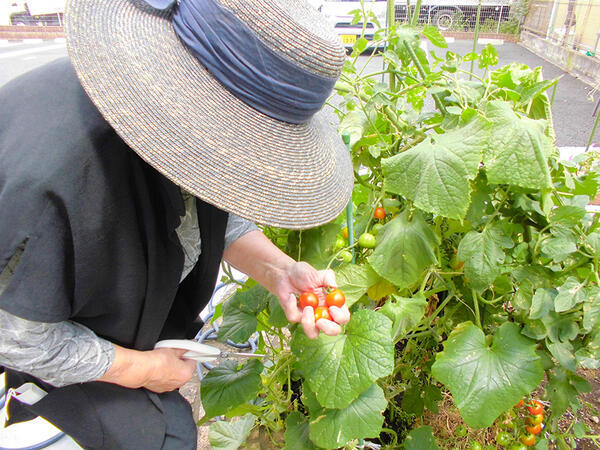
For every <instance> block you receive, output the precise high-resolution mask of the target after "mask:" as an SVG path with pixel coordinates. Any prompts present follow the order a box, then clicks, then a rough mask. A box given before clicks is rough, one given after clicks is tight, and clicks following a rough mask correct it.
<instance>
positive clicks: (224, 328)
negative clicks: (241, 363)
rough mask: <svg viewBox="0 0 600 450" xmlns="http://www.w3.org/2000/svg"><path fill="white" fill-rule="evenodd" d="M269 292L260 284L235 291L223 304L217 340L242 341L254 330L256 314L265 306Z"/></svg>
mask: <svg viewBox="0 0 600 450" xmlns="http://www.w3.org/2000/svg"><path fill="white" fill-rule="evenodd" d="M270 296H271V294H270V293H269V291H267V290H266V289H265V288H264V287H262V286H261V285H258V284H257V285H255V286H253V287H251V288H250V289H248V290H246V291H237V292H236V293H235V295H234V296H233V297H232V298H230V299H229V300H227V301H226V302H225V303H224V304H223V323H222V324H221V327H220V328H219V334H218V337H219V340H220V341H221V342H226V341H227V339H231V340H232V341H234V342H244V341H247V340H248V338H250V336H251V335H252V333H254V332H255V331H256V326H257V324H258V322H257V321H256V315H257V314H258V313H260V312H261V311H262V310H263V309H265V308H266V306H267V304H268V302H269V297H270Z"/></svg>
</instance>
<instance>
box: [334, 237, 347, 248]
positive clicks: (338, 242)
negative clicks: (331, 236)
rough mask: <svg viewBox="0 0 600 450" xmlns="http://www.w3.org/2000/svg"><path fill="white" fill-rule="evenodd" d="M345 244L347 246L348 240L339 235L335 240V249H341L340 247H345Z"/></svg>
mask: <svg viewBox="0 0 600 450" xmlns="http://www.w3.org/2000/svg"><path fill="white" fill-rule="evenodd" d="M345 246H346V241H345V240H344V239H342V238H341V237H338V238H337V239H336V240H335V244H333V249H334V250H340V249H342V248H344V247H345Z"/></svg>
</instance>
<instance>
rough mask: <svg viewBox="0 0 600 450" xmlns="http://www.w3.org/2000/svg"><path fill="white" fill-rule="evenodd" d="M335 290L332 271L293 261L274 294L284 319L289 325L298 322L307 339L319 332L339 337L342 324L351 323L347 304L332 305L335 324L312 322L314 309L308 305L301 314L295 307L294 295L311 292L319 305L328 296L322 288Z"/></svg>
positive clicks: (323, 302)
mask: <svg viewBox="0 0 600 450" xmlns="http://www.w3.org/2000/svg"><path fill="white" fill-rule="evenodd" d="M336 287H337V283H336V281H335V274H334V273H333V271H332V270H316V269H315V268H314V267H312V266H311V265H310V264H308V263H306V262H294V263H292V264H290V265H289V266H288V267H287V268H286V270H285V271H283V273H282V275H281V277H280V278H279V280H278V281H277V284H276V286H275V295H277V297H278V298H279V303H281V306H282V308H283V311H284V312H285V315H286V317H287V319H288V320H289V321H290V322H292V323H293V322H300V323H301V324H302V327H303V328H304V333H306V335H307V336H308V337H309V338H311V339H315V338H316V337H317V336H319V331H322V332H323V333H325V334H327V335H329V336H335V335H336V334H339V333H340V332H341V331H342V328H341V327H340V325H345V324H347V323H348V321H349V320H350V311H349V310H348V307H347V306H346V305H344V306H342V307H341V308H338V307H336V306H331V307H329V312H330V314H331V317H332V318H333V319H334V320H335V322H333V321H331V320H326V319H319V320H318V321H317V322H316V323H315V313H314V310H313V308H312V307H310V306H307V307H306V308H304V311H302V310H301V309H300V307H299V306H298V300H297V298H296V294H298V295H300V294H301V293H302V292H304V291H312V292H314V293H315V294H317V297H319V305H324V304H325V296H326V295H327V292H326V290H325V288H336ZM336 322H337V323H336Z"/></svg>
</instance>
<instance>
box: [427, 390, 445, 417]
mask: <svg viewBox="0 0 600 450" xmlns="http://www.w3.org/2000/svg"><path fill="white" fill-rule="evenodd" d="M442 398H443V397H442V390H441V389H440V388H439V387H437V386H434V385H432V384H429V385H427V386H425V397H424V398H423V400H424V402H425V406H426V407H427V409H428V410H429V411H431V412H432V413H434V414H437V413H438V412H439V409H438V405H437V404H438V402H440V401H442Z"/></svg>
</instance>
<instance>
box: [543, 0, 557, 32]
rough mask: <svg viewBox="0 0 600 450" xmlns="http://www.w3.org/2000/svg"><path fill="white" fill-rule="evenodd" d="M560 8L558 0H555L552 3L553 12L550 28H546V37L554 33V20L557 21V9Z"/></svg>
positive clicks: (549, 23)
mask: <svg viewBox="0 0 600 450" xmlns="http://www.w3.org/2000/svg"><path fill="white" fill-rule="evenodd" d="M557 10H558V0H554V3H553V4H552V12H551V13H550V20H549V22H548V29H547V30H546V39H548V38H549V37H551V35H552V34H553V33H554V22H555V21H556V11H557Z"/></svg>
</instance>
